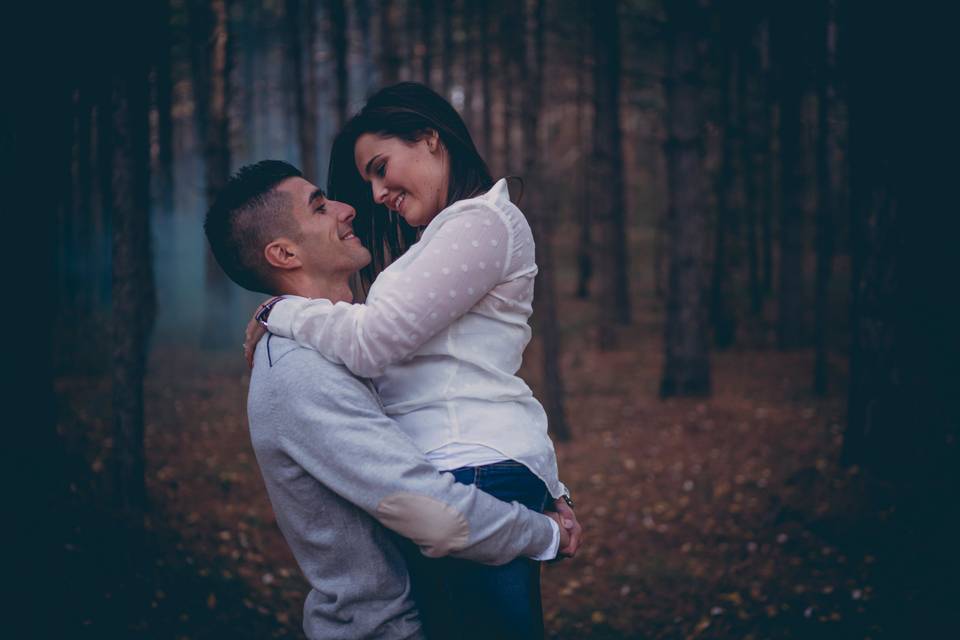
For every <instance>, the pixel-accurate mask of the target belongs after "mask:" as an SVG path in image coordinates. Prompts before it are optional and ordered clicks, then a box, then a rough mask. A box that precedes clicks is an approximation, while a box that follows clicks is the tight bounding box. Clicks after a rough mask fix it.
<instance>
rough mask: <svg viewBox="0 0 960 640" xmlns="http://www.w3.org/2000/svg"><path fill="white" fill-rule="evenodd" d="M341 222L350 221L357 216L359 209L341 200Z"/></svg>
mask: <svg viewBox="0 0 960 640" xmlns="http://www.w3.org/2000/svg"><path fill="white" fill-rule="evenodd" d="M340 204H341V210H340V222H350V221H351V220H353V219H354V218H356V217H357V210H356V209H354V208H353V207H351V206H350V205H348V204H346V203H343V202H341V203H340Z"/></svg>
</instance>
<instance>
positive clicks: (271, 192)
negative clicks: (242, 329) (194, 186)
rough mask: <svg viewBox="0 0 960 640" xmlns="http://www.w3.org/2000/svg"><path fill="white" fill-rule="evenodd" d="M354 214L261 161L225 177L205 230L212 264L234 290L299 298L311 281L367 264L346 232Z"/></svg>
mask: <svg viewBox="0 0 960 640" xmlns="http://www.w3.org/2000/svg"><path fill="white" fill-rule="evenodd" d="M354 215H355V214H354V211H353V209H352V208H351V207H349V206H348V205H345V204H343V203H341V202H336V201H334V200H327V199H326V197H325V196H324V194H323V191H321V190H320V189H318V188H317V187H315V186H314V185H312V184H310V183H309V182H307V181H306V180H304V179H303V177H302V175H301V173H300V171H299V170H298V169H296V168H295V167H293V166H291V165H289V164H287V163H286V162H281V161H279V160H264V161H262V162H258V163H257V164H253V165H248V166H246V167H243V168H242V169H240V170H239V171H238V172H237V173H236V175H234V176H233V177H232V178H230V180H229V182H228V183H227V186H226V187H225V188H224V189H223V191H222V192H221V193H220V194H219V195H218V196H217V199H216V201H215V202H214V203H213V206H211V207H210V210H209V211H208V212H207V218H206V222H205V223H204V231H205V232H206V234H207V241H208V242H209V243H210V249H211V250H212V251H213V255H214V257H215V258H216V259H217V262H218V263H219V264H220V266H221V267H222V268H223V270H224V271H225V272H226V273H227V275H228V276H230V278H231V279H232V280H233V281H234V282H236V283H237V284H239V285H240V286H241V287H244V288H245V289H250V290H252V291H260V292H262V293H267V294H271V295H272V294H278V293H300V294H301V295H303V294H304V291H303V289H304V287H306V288H310V283H311V282H313V283H320V282H322V283H327V282H330V281H332V280H334V279H338V278H340V279H345V278H346V277H347V276H349V275H350V274H352V273H353V272H355V271H356V270H358V269H360V268H362V267H364V266H366V264H367V263H368V262H369V261H370V253H369V252H368V251H367V250H366V249H365V248H364V247H363V245H362V244H361V243H360V241H359V240H358V239H357V238H356V237H355V236H354V235H353V233H352V221H353V217H354ZM297 289H299V291H298V290H297Z"/></svg>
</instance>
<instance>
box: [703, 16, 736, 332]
mask: <svg viewBox="0 0 960 640" xmlns="http://www.w3.org/2000/svg"><path fill="white" fill-rule="evenodd" d="M736 19H742V18H741V17H739V16H738V17H737V18H736ZM730 22H733V21H730ZM724 26H725V27H726V29H725V31H728V32H729V31H731V30H733V28H734V26H733V25H731V24H725V25H724ZM719 46H720V47H721V48H722V49H723V50H722V52H721V54H720V55H721V56H722V61H721V64H720V80H721V82H722V83H723V84H722V90H721V92H722V94H723V96H722V98H721V104H722V108H721V115H720V122H721V126H722V128H723V129H722V131H723V134H722V135H723V142H722V152H721V160H720V172H719V176H718V179H717V187H716V198H717V211H716V220H715V222H714V229H713V240H714V242H713V265H712V271H711V286H710V324H711V325H712V327H713V343H714V344H715V345H716V346H717V348H719V349H726V348H728V347H730V345H732V344H733V340H734V335H735V332H736V326H735V324H734V318H733V311H732V309H731V308H730V305H731V298H732V295H733V291H732V290H731V286H730V276H731V273H730V272H731V265H730V259H729V257H728V247H727V243H728V236H730V235H732V234H731V233H730V227H731V218H732V217H733V207H732V206H731V202H730V200H731V192H732V190H733V182H734V172H735V167H734V164H733V163H734V137H735V136H736V135H738V134H737V132H736V124H735V115H734V107H733V102H734V99H733V96H734V92H735V91H736V90H737V89H736V84H735V77H734V74H735V69H734V66H735V62H734V60H733V59H732V57H733V53H732V52H731V42H730V41H729V39H728V40H727V41H725V42H721V43H720V45H719Z"/></svg>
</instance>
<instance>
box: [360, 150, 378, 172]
mask: <svg viewBox="0 0 960 640" xmlns="http://www.w3.org/2000/svg"><path fill="white" fill-rule="evenodd" d="M379 157H380V154H379V153H378V154H377V155H375V156H373V157H372V158H370V162H368V163H367V166H365V167H364V168H363V173H364V175H370V170H371V168H372V165H373V161H374V160H376V159H377V158H379Z"/></svg>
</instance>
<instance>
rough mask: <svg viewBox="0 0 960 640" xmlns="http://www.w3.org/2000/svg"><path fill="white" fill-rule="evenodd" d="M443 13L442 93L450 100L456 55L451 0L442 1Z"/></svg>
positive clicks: (441, 20)
mask: <svg viewBox="0 0 960 640" xmlns="http://www.w3.org/2000/svg"><path fill="white" fill-rule="evenodd" d="M441 4H442V5H443V13H442V14H441V16H440V31H441V34H442V39H443V55H441V56H440V92H439V93H440V95H442V96H443V97H444V98H446V99H447V100H450V90H451V89H452V87H453V65H454V62H455V55H454V51H453V10H454V3H453V2H452V1H451V0H447V2H444V3H441Z"/></svg>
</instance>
